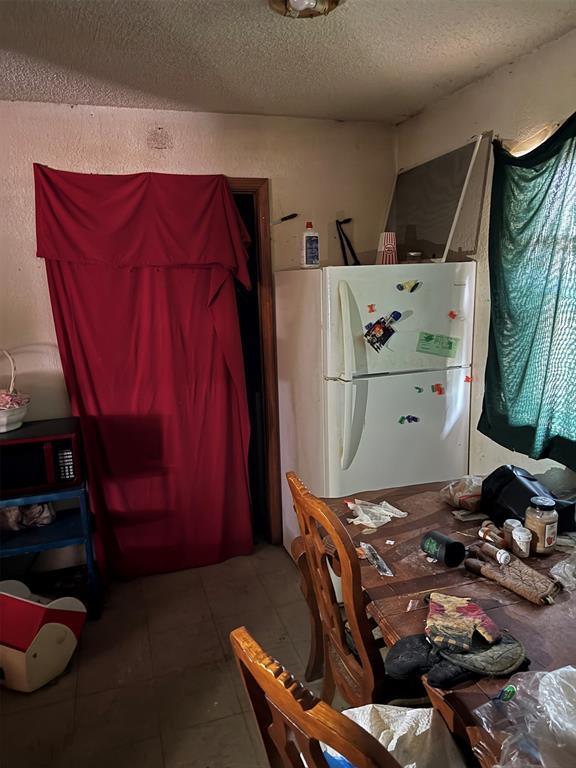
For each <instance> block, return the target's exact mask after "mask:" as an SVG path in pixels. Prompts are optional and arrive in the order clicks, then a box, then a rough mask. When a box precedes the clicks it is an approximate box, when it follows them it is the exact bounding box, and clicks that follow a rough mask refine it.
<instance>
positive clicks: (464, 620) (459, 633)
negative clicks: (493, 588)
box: [424, 592, 500, 652]
mask: <svg viewBox="0 0 576 768" xmlns="http://www.w3.org/2000/svg"><path fill="white" fill-rule="evenodd" d="M424 631H425V633H426V635H427V637H428V638H429V639H430V642H431V643H432V644H433V645H435V646H436V647H437V648H446V649H447V650H450V651H464V652H466V651H469V650H470V648H471V645H472V638H473V635H474V633H475V632H478V633H479V634H480V635H482V637H483V638H484V640H485V641H486V643H488V644H492V643H495V642H496V641H497V640H499V639H500V630H499V629H498V627H497V626H496V624H495V623H494V622H493V621H492V619H491V618H490V617H489V616H488V615H487V614H486V613H485V612H484V611H483V610H482V608H480V606H479V605H477V604H476V603H474V602H473V601H472V600H471V599H470V598H469V597H454V596H453V595H443V594H442V593H441V592H432V593H431V594H430V603H429V609H428V618H427V620H426V628H425V630H424Z"/></svg>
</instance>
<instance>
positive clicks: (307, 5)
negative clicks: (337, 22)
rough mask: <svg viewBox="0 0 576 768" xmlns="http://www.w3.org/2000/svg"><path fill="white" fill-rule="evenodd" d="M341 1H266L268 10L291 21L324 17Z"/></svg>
mask: <svg viewBox="0 0 576 768" xmlns="http://www.w3.org/2000/svg"><path fill="white" fill-rule="evenodd" d="M340 1H341V0H268V3H269V5H270V8H272V10H273V11H276V13H279V14H280V15H281V16H288V17H289V18H291V19H313V18H315V17H316V16H326V15H327V14H328V13H330V12H331V11H333V10H334V9H335V8H336V7H337V6H338V5H339V4H340Z"/></svg>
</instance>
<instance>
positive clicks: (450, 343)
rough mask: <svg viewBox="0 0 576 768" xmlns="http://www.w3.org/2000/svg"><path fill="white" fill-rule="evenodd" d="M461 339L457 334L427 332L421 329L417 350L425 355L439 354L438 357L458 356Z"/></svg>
mask: <svg viewBox="0 0 576 768" xmlns="http://www.w3.org/2000/svg"><path fill="white" fill-rule="evenodd" d="M459 343H460V339H459V338H458V337H457V336H444V335H443V334H441V333H427V332H425V331H421V332H420V333H419V334H418V341H417V343H416V352H421V353H423V354H425V355H437V356H438V357H456V352H457V351H458V344H459Z"/></svg>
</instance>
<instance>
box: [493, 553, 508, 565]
mask: <svg viewBox="0 0 576 768" xmlns="http://www.w3.org/2000/svg"><path fill="white" fill-rule="evenodd" d="M496 561H497V562H498V563H500V565H508V563H509V562H510V552H506V550H505V549H499V550H498V551H497V552H496Z"/></svg>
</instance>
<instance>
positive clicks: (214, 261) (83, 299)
mask: <svg viewBox="0 0 576 768" xmlns="http://www.w3.org/2000/svg"><path fill="white" fill-rule="evenodd" d="M34 174H35V186H36V233H37V247H38V251H37V255H38V256H39V257H41V258H43V259H45V261H46V270H47V274H48V284H49V288H50V297H51V301H52V311H53V314H54V321H55V325H56V333H57V337H58V346H59V349H60V355H61V358H62V365H63V368H64V375H65V378H66V384H67V387H68V392H69V394H70V399H71V403H72V409H73V412H74V413H75V414H76V415H78V416H79V417H80V418H81V421H82V427H83V435H84V448H85V453H86V456H87V463H88V469H89V480H90V496H91V501H92V506H93V508H94V511H95V512H96V514H97V523H98V525H97V529H98V534H99V537H98V539H97V550H98V552H99V557H100V560H101V562H102V561H103V560H105V561H107V562H108V564H109V565H110V566H111V568H112V570H113V572H114V573H116V574H117V575H120V576H122V577H131V576H137V575H142V574H147V573H158V572H162V571H173V570H178V569H181V568H189V567H191V566H200V565H207V564H209V563H215V562H218V561H220V560H223V559H225V558H227V557H231V556H233V555H240V554H247V553H248V552H249V551H250V549H251V546H252V533H251V517H250V501H249V487H248V471H247V458H248V442H249V421H248V410H247V405H246V391H245V381H244V370H243V362H242V347H241V339H240V333H239V327H238V317H237V310H236V298H235V289H234V280H235V279H237V280H239V281H240V282H241V283H242V284H243V285H245V286H247V287H249V278H248V272H247V267H246V252H245V249H244V242H243V241H244V239H246V232H245V229H244V226H243V224H242V221H241V219H240V217H239V214H238V212H237V210H236V207H235V205H234V201H233V198H232V195H231V193H230V189H229V187H228V184H227V181H226V179H225V177H223V176H177V175H171V174H157V173H138V174H132V175H129V176H96V175H88V174H81V173H69V172H64V171H55V170H52V169H50V168H46V167H44V166H39V165H35V166H34ZM98 545H99V546H98Z"/></svg>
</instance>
